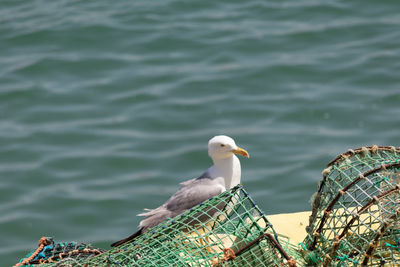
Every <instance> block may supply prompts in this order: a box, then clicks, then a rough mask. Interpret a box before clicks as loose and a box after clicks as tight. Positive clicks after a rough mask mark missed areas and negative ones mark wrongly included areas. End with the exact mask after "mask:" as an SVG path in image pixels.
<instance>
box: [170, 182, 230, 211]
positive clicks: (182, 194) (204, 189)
mask: <svg viewBox="0 0 400 267" xmlns="http://www.w3.org/2000/svg"><path fill="white" fill-rule="evenodd" d="M224 189H225V188H224V187H223V186H222V185H220V184H218V183H216V182H215V181H214V180H212V179H207V178H205V179H204V178H203V179H195V180H191V181H188V182H187V183H186V184H185V186H183V187H182V188H181V189H179V190H178V192H176V193H175V194H174V195H173V196H172V197H171V198H170V199H168V201H167V202H166V203H165V204H164V205H165V207H166V208H167V209H168V210H170V211H172V212H178V214H179V213H181V212H183V211H185V210H187V209H190V208H192V207H194V206H196V205H198V204H200V203H201V202H203V201H206V200H207V199H209V198H211V197H214V196H217V195H219V194H220V193H222V191H224Z"/></svg>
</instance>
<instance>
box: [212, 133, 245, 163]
mask: <svg viewBox="0 0 400 267" xmlns="http://www.w3.org/2000/svg"><path fill="white" fill-rule="evenodd" d="M233 154H238V155H242V156H245V157H247V158H248V157H250V155H249V153H248V152H247V151H246V150H244V149H243V148H240V147H238V146H237V145H236V143H235V141H234V140H233V139H232V138H230V137H229V136H226V135H217V136H214V137H213V138H211V139H210V141H208V155H209V156H210V157H211V158H212V159H213V160H218V159H225V158H229V157H232V156H233Z"/></svg>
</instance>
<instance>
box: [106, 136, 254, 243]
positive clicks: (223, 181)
mask: <svg viewBox="0 0 400 267" xmlns="http://www.w3.org/2000/svg"><path fill="white" fill-rule="evenodd" d="M235 154H237V155H242V156H244V157H247V158H249V157H250V155H249V153H248V152H247V151H246V150H244V149H242V148H240V147H238V146H237V145H236V143H235V141H234V140H233V139H232V138H231V137H229V136H226V135H218V136H214V137H213V138H211V139H210V141H209V142H208V155H209V156H210V157H211V159H212V161H213V163H214V165H212V166H211V167H210V168H208V169H207V170H206V171H205V172H204V173H203V174H202V175H201V176H200V177H198V178H195V179H191V180H188V181H185V182H182V183H181V185H182V187H181V188H180V189H179V190H178V191H177V192H176V193H175V194H173V195H172V196H171V197H170V198H169V199H168V200H167V201H166V202H165V203H164V204H162V205H161V206H160V207H158V208H156V209H153V210H150V209H145V211H147V212H145V213H141V214H139V215H138V216H144V217H145V219H143V220H142V221H141V222H140V224H139V230H138V231H137V232H135V233H134V234H132V235H130V236H128V237H127V238H124V239H122V240H120V241H117V242H115V243H112V244H111V246H112V247H117V246H120V245H122V244H125V243H127V242H129V241H132V240H134V239H135V238H136V237H138V236H139V235H141V234H143V233H145V232H147V231H148V230H150V229H151V228H152V227H154V226H156V225H158V224H160V223H161V222H163V221H165V220H166V219H167V218H173V217H175V216H177V215H179V214H181V213H183V212H184V211H186V210H188V209H190V208H193V207H194V206H196V205H198V204H200V203H202V202H204V201H205V200H207V199H209V198H211V197H214V196H217V195H219V194H221V193H222V192H224V191H226V190H229V189H231V188H233V187H235V186H236V185H238V184H239V183H240V177H241V167H240V161H239V159H238V158H237V157H236V155H235Z"/></svg>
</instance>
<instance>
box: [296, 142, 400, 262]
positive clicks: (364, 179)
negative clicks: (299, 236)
mask: <svg viewBox="0 0 400 267" xmlns="http://www.w3.org/2000/svg"><path fill="white" fill-rule="evenodd" d="M399 177H400V149H399V148H394V147H378V146H372V147H363V148H359V149H355V150H349V151H348V152H346V153H344V154H341V155H339V156H338V157H336V158H335V159H334V160H333V161H332V162H330V163H329V165H328V168H327V169H325V170H324V171H323V180H322V181H321V183H320V185H319V189H318V192H317V194H316V196H315V198H314V201H313V209H312V215H311V217H310V225H309V226H308V227H307V232H308V235H307V238H306V239H305V240H304V242H303V254H304V256H305V257H306V259H307V261H308V264H310V265H318V266H359V265H363V266H394V265H396V266H398V265H399V263H400V222H399V221H400V194H399V190H400V181H399Z"/></svg>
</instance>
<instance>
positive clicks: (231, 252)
mask: <svg viewBox="0 0 400 267" xmlns="http://www.w3.org/2000/svg"><path fill="white" fill-rule="evenodd" d="M281 243H282V244H283V245H281ZM285 247H291V246H290V244H289V243H288V242H283V241H280V238H278V235H277V234H276V233H275V232H274V230H273V228H272V226H271V224H270V223H269V222H268V220H267V219H266V217H265V216H264V213H263V212H262V211H261V210H260V209H259V208H258V206H257V205H256V204H255V202H254V201H253V200H252V199H251V197H250V196H249V195H248V194H247V192H246V191H245V190H244V189H243V187H242V186H237V187H235V188H233V189H231V190H230V191H226V192H224V193H222V194H220V195H219V196H216V197H213V198H211V199H209V200H207V201H205V202H203V203H201V204H200V205H197V206H196V207H194V208H193V209H191V210H188V211H187V212H185V213H183V214H181V215H178V216H177V217H175V218H172V219H168V220H166V221H165V222H163V223H161V224H160V225H158V226H156V227H154V228H153V229H151V230H150V231H148V232H146V233H144V234H142V235H141V236H139V237H138V238H136V239H135V240H134V241H133V242H132V243H128V244H124V245H122V246H119V247H117V248H115V249H112V250H109V251H107V252H104V253H102V254H100V255H97V256H95V257H92V258H86V259H80V258H74V257H70V258H68V259H67V258H66V259H60V261H58V262H56V263H52V264H47V265H46V266H276V265H278V266H285V265H286V266H290V265H291V266H294V261H293V259H292V258H291V257H290V256H289V255H288V254H287V253H286V252H285V251H286V250H287V249H285Z"/></svg>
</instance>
